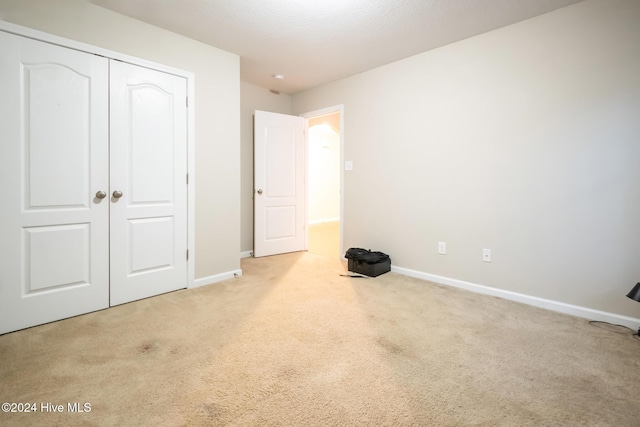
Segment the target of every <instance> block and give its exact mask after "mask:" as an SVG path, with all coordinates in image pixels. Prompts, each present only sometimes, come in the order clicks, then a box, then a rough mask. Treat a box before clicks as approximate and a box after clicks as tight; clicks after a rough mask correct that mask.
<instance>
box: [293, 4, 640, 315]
mask: <svg viewBox="0 0 640 427" xmlns="http://www.w3.org/2000/svg"><path fill="white" fill-rule="evenodd" d="M638 23H640V1H636V0H588V1H586V2H582V3H578V4H576V5H573V6H569V7H567V8H564V9H560V10H557V11H555V12H552V13H549V14H546V15H543V16H540V17H537V18H534V19H531V20H527V21H523V22H520V23H518V24H515V25H512V26H509V27H506V28H502V29H499V30H496V31H492V32H489V33H486V34H483V35H480V36H477V37H473V38H471V39H467V40H463V41H461V42H458V43H455V44H452V45H449V46H446V47H443V48H440V49H437V50H433V51H430V52H426V53H423V54H420V55H417V56H414V57H411V58H408V59H406V60H402V61H398V62H395V63H392V64H389V65H387V66H384V67H381V68H378V69H375V70H372V71H369V72H365V73H362V74H359V75H356V76H353V77H351V78H347V79H344V80H340V81H337V82H334V83H331V84H327V85H324V86H322V87H317V88H314V89H311V90H308V91H306V92H301V93H298V94H295V95H293V96H292V113H293V114H300V113H303V112H306V111H312V110H316V109H320V108H324V107H327V106H331V105H336V104H344V129H343V132H344V143H345V160H352V161H353V163H354V169H353V171H347V172H345V197H344V203H345V206H344V213H345V218H344V219H345V224H344V244H345V247H346V248H348V247H352V246H357V247H365V248H374V249H378V250H382V251H384V252H386V253H388V254H390V255H391V258H392V262H393V264H394V265H396V266H400V267H404V268H409V269H413V270H416V271H421V272H426V273H431V274H436V275H440V276H445V277H449V278H454V279H458V280H463V281H468V282H472V283H476V284H482V285H487V286H491V287H495V288H499V289H504V290H509V291H514V292H518V293H523V294H526V295H531V296H537V297H541V298H545V299H550V300H555V301H559V302H564V303H569V304H574V305H578V306H582V307H587V308H592V309H597V310H602V311H606V312H612V313H617V314H621V315H626V316H631V317H636V318H637V317H640V305H638V303H636V302H634V301H631V300H629V299H627V298H625V294H626V293H627V292H628V291H629V289H630V288H631V287H632V286H633V285H634V284H635V283H636V282H637V281H640V167H638V160H639V159H640V55H639V54H638V53H639V52H640V25H639V24H638ZM438 241H445V242H446V243H447V250H448V253H447V255H438V254H437V242H438ZM482 248H490V249H492V250H493V262H492V263H484V262H482V260H481V253H482Z"/></svg>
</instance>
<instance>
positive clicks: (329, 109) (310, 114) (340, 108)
mask: <svg viewBox="0 0 640 427" xmlns="http://www.w3.org/2000/svg"><path fill="white" fill-rule="evenodd" d="M332 113H340V257H341V258H344V256H343V254H344V247H343V240H344V237H343V236H344V105H343V104H339V105H334V106H332V107H326V108H322V109H320V110H314V111H309V112H307V113H302V114H300V116H301V117H304V118H305V120H306V132H305V145H307V146H308V145H309V131H308V130H309V119H311V118H313V117H318V116H325V115H327V114H332ZM305 160H306V165H305V177H304V179H305V182H306V186H307V191H305V206H307V209H306V212H305V215H306V216H305V224H306V225H307V227H306V229H305V233H306V236H305V246H304V249H305V250H308V249H309V217H308V215H309V209H308V206H309V200H308V197H309V177H308V176H307V174H308V173H309V150H307V155H306V158H305Z"/></svg>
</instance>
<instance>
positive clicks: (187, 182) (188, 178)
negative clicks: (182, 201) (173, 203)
mask: <svg viewBox="0 0 640 427" xmlns="http://www.w3.org/2000/svg"><path fill="white" fill-rule="evenodd" d="M187 185H189V174H187Z"/></svg>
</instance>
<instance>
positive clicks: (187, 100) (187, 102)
mask: <svg viewBox="0 0 640 427" xmlns="http://www.w3.org/2000/svg"><path fill="white" fill-rule="evenodd" d="M185 100H186V105H187V108H189V97H188V96H187V97H186V98H185Z"/></svg>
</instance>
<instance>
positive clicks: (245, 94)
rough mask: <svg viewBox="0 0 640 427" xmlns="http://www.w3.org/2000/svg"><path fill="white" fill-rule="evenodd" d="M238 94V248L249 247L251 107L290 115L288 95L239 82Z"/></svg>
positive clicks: (251, 221) (250, 220)
mask: <svg viewBox="0 0 640 427" xmlns="http://www.w3.org/2000/svg"><path fill="white" fill-rule="evenodd" d="M240 93H241V105H242V108H241V115H240V123H241V132H240V133H241V135H242V147H241V152H242V154H241V159H242V160H241V163H242V185H241V194H240V197H241V206H242V208H241V210H242V221H241V222H242V231H241V235H242V237H241V244H240V247H241V251H242V252H249V251H252V250H253V112H254V111H255V110H262V111H270V112H272V113H282V114H291V97H290V96H289V95H285V94H280V95H276V94H273V93H271V92H270V91H269V90H268V89H264V88H261V87H258V86H255V85H253V84H250V83H245V82H242V83H241V84H240Z"/></svg>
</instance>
